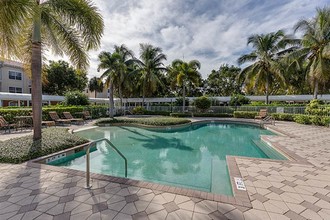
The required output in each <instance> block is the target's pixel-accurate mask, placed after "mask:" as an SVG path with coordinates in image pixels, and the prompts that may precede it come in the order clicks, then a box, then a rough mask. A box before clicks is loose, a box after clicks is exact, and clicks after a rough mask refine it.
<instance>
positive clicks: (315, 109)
mask: <svg viewBox="0 0 330 220" xmlns="http://www.w3.org/2000/svg"><path fill="white" fill-rule="evenodd" d="M323 104H324V103H323V102H322V101H320V100H317V99H314V100H312V101H311V102H310V103H309V104H308V105H307V107H306V109H305V112H306V113H307V114H309V115H319V116H330V106H325V105H323Z"/></svg>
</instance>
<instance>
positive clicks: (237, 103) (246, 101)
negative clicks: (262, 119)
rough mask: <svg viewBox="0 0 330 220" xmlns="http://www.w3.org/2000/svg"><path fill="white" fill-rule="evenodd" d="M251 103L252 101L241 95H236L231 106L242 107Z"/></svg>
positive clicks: (231, 100)
mask: <svg viewBox="0 0 330 220" xmlns="http://www.w3.org/2000/svg"><path fill="white" fill-rule="evenodd" d="M249 103H250V99H249V98H247V97H245V96H244V95H241V94H235V95H232V96H231V97H230V101H229V105H230V106H241V105H246V104H249Z"/></svg>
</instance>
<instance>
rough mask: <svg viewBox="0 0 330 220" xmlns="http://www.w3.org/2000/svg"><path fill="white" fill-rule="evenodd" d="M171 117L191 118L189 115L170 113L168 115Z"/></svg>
mask: <svg viewBox="0 0 330 220" xmlns="http://www.w3.org/2000/svg"><path fill="white" fill-rule="evenodd" d="M170 116H171V117H175V118H185V117H192V114H191V113H179V112H178V113H171V114H170Z"/></svg>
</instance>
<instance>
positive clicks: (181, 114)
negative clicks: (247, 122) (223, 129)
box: [170, 113, 233, 118]
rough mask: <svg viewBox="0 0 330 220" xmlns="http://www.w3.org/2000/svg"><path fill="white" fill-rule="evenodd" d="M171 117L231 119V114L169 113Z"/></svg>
mask: <svg viewBox="0 0 330 220" xmlns="http://www.w3.org/2000/svg"><path fill="white" fill-rule="evenodd" d="M170 115H171V116H172V117H176V118H185V117H218V118H231V117H233V114H229V113H171V114H170Z"/></svg>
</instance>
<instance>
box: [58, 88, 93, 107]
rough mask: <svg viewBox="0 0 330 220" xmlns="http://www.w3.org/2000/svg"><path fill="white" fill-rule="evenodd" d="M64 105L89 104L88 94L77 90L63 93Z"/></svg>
mask: <svg viewBox="0 0 330 220" xmlns="http://www.w3.org/2000/svg"><path fill="white" fill-rule="evenodd" d="M64 104H65V105H89V100H88V96H87V95H85V94H84V93H82V92H79V91H71V92H67V93H65V97H64Z"/></svg>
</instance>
